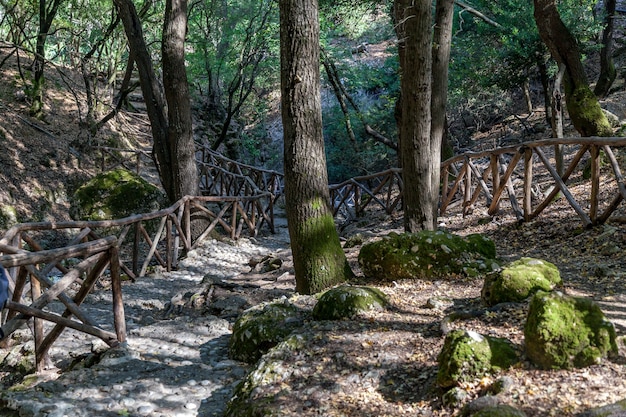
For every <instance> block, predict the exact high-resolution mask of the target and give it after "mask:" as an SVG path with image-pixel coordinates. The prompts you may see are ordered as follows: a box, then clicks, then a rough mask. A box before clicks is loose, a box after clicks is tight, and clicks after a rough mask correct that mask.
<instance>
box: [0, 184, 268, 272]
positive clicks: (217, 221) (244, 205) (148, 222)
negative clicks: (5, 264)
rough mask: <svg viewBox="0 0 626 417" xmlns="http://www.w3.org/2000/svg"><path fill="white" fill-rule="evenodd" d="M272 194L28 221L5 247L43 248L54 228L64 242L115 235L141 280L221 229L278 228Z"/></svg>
mask: <svg viewBox="0 0 626 417" xmlns="http://www.w3.org/2000/svg"><path fill="white" fill-rule="evenodd" d="M271 198H272V196H271V195H269V193H266V194H260V195H256V196H248V197H245V196H241V197H237V196H232V197H228V196H227V197H215V196H205V197H191V196H187V197H183V198H182V199H180V200H179V201H178V202H176V203H175V204H173V205H172V206H170V207H168V208H165V209H163V210H159V211H156V212H152V213H144V214H137V215H133V216H129V217H126V218H123V219H116V220H104V221H68V222H51V223H44V222H41V223H22V224H18V225H15V226H13V227H12V228H11V229H9V230H8V231H7V233H6V234H5V235H4V236H3V237H2V239H0V245H10V246H13V247H17V248H22V247H24V246H26V245H27V246H28V247H30V248H32V249H33V250H42V249H43V248H49V246H50V243H49V242H50V238H49V237H50V236H49V235H50V233H51V232H55V237H56V238H57V240H60V244H61V245H67V244H70V245H71V244H75V243H79V242H84V241H90V240H97V239H100V238H102V237H103V236H108V235H115V236H116V237H117V241H118V242H119V245H120V256H119V264H120V268H121V269H122V271H123V273H125V274H126V275H128V276H129V277H130V278H131V279H135V278H137V277H141V276H144V275H145V274H146V273H147V272H148V271H149V269H150V268H151V267H155V266H160V267H162V268H165V269H166V270H168V271H169V270H172V269H173V268H175V267H176V266H177V263H178V258H179V254H180V252H181V250H185V251H189V250H191V249H193V247H194V246H195V244H196V243H197V242H200V241H201V240H202V239H203V238H204V237H206V236H208V235H209V234H210V233H211V232H212V231H213V230H216V228H219V231H220V232H221V233H222V234H226V235H227V236H229V237H231V238H232V239H236V238H239V237H240V236H241V235H242V234H243V233H244V232H245V231H247V233H248V234H249V235H251V236H256V235H257V234H258V232H259V230H260V229H261V227H263V226H264V225H267V226H268V227H270V228H271V227H273V219H272V218H271V217H270V215H269V214H268V213H267V211H266V207H267V200H270V199H271ZM194 216H203V217H204V219H205V222H204V223H205V224H206V227H205V230H204V231H202V233H200V235H199V237H197V238H196V239H195V241H193V242H192V232H191V226H190V224H191V222H190V220H191V219H192V218H193V217H194ZM60 232H62V233H60ZM44 241H45V242H46V243H43V242H44Z"/></svg>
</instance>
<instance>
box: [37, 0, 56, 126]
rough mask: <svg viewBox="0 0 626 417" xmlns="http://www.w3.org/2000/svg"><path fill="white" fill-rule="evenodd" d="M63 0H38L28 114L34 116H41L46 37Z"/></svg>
mask: <svg viewBox="0 0 626 417" xmlns="http://www.w3.org/2000/svg"><path fill="white" fill-rule="evenodd" d="M62 2H63V0H52V3H48V2H46V1H45V0H39V32H38V33H37V42H36V44H35V60H34V61H33V88H32V90H31V95H30V96H31V99H32V101H33V102H32V104H31V106H30V115H31V116H33V117H36V118H38V119H39V118H42V117H43V91H44V84H45V77H44V68H45V66H46V49H45V48H46V39H47V38H48V32H49V31H50V28H51V27H52V21H53V20H54V17H55V16H56V14H57V11H58V10H59V6H60V5H61V3H62Z"/></svg>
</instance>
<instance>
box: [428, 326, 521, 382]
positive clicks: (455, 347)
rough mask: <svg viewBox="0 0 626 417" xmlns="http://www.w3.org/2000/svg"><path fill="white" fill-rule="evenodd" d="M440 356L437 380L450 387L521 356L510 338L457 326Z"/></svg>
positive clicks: (508, 363) (505, 365)
mask: <svg viewBox="0 0 626 417" xmlns="http://www.w3.org/2000/svg"><path fill="white" fill-rule="evenodd" d="M437 360H438V361H439V370H438V372H437V384H438V385H439V386H441V387H451V386H454V385H458V384H459V383H461V382H471V381H474V380H476V379H478V378H481V377H482V376H484V375H486V374H488V373H493V372H497V371H499V370H501V369H506V368H508V367H510V366H511V365H513V364H514V363H516V362H518V361H519V358H518V355H517V353H516V351H515V349H514V347H513V345H512V344H511V342H509V341H508V340H506V339H501V338H495V337H491V336H484V335H481V334H478V333H476V332H472V331H465V330H454V331H452V332H450V333H448V335H447V336H446V340H445V341H444V345H443V349H442V350H441V352H440V353H439V356H438V358H437Z"/></svg>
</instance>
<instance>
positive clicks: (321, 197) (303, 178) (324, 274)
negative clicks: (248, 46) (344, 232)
mask: <svg viewBox="0 0 626 417" xmlns="http://www.w3.org/2000/svg"><path fill="white" fill-rule="evenodd" d="M279 5H280V56H281V67H280V74H281V114H282V120H283V129H284V142H285V145H284V146H285V147H284V159H285V199H286V206H287V208H286V210H287V221H288V225H289V237H290V239H291V249H292V252H293V259H294V269H295V274H296V291H298V292H299V293H301V294H312V293H316V292H319V291H321V290H323V289H325V288H327V287H330V286H332V285H335V284H337V283H340V282H342V281H345V280H346V279H347V278H350V277H351V276H352V271H351V270H350V267H349V265H348V262H347V260H346V257H345V254H344V252H343V249H342V247H341V244H340V242H339V235H338V234H337V230H336V228H335V223H334V219H333V215H332V209H331V206H330V194H329V190H328V175H327V172H326V157H325V153H324V138H323V136H322V106H321V97H320V68H319V65H320V59H319V58H320V45H319V22H318V4H317V0H280V2H279Z"/></svg>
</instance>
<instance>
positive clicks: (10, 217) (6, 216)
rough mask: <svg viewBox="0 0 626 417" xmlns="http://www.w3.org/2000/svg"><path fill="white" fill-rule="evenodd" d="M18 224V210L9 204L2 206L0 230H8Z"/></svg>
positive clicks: (0, 208) (0, 207) (0, 210)
mask: <svg viewBox="0 0 626 417" xmlns="http://www.w3.org/2000/svg"><path fill="white" fill-rule="evenodd" d="M15 224H17V210H16V209H15V207H13V206H10V205H8V204H3V205H2V206H0V228H2V229H8V228H10V227H11V226H14V225H15Z"/></svg>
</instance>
